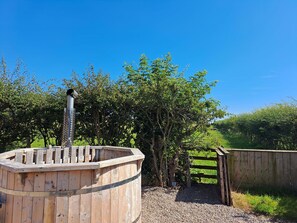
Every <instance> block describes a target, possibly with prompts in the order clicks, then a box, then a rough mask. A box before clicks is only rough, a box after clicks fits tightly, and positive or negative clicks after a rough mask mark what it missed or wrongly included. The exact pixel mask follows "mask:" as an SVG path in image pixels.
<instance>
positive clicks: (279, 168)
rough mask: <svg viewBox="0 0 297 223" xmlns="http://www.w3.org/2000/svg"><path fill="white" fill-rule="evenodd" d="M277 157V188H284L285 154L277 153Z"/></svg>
mask: <svg viewBox="0 0 297 223" xmlns="http://www.w3.org/2000/svg"><path fill="white" fill-rule="evenodd" d="M275 156H276V177H277V179H276V184H275V185H274V186H276V187H282V184H283V180H284V179H283V178H284V162H283V153H281V152H277V153H275Z"/></svg>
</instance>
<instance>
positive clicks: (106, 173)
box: [101, 167, 111, 223]
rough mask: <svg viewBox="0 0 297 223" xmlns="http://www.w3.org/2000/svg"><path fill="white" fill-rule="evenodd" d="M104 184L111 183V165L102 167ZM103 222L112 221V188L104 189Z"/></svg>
mask: <svg viewBox="0 0 297 223" xmlns="http://www.w3.org/2000/svg"><path fill="white" fill-rule="evenodd" d="M101 177H102V185H107V184H110V167H105V168H102V169H101ZM102 201H103V202H102V205H101V208H102V223H109V222H111V221H110V219H111V213H110V204H111V199H110V189H107V190H103V191H102Z"/></svg>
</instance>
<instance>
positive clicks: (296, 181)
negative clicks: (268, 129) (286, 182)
mask: <svg viewBox="0 0 297 223" xmlns="http://www.w3.org/2000/svg"><path fill="white" fill-rule="evenodd" d="M290 155H291V168H290V169H291V179H292V180H291V184H292V189H293V190H295V191H297V153H291V154H290Z"/></svg>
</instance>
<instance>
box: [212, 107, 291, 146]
mask: <svg viewBox="0 0 297 223" xmlns="http://www.w3.org/2000/svg"><path fill="white" fill-rule="evenodd" d="M215 126H216V128H218V129H219V130H220V131H222V132H224V133H227V134H231V135H238V134H239V135H241V136H244V137H245V138H246V139H247V140H248V141H249V142H250V143H253V144H257V145H259V147H262V148H269V149H287V150H293V149H297V105H296V103H282V104H276V105H273V106H269V107H265V108H262V109H259V110H256V111H255V112H253V113H247V114H241V115H238V116H232V117H230V118H228V119H225V120H221V121H218V122H216V123H215Z"/></svg>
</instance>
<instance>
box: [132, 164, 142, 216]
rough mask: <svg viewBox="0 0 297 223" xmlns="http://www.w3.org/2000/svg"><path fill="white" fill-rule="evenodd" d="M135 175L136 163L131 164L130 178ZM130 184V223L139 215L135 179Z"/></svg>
mask: <svg viewBox="0 0 297 223" xmlns="http://www.w3.org/2000/svg"><path fill="white" fill-rule="evenodd" d="M136 174H137V161H133V162H132V163H131V176H135V175H136ZM130 183H131V221H132V222H134V221H135V220H136V219H137V217H138V215H139V209H138V207H139V205H140V204H139V203H140V202H139V200H138V197H137V179H136V180H133V181H132V182H130Z"/></svg>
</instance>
